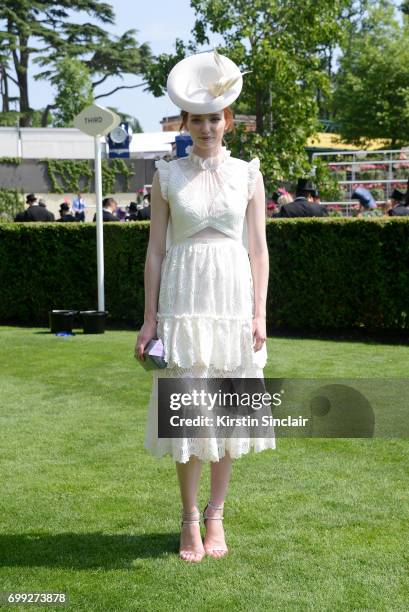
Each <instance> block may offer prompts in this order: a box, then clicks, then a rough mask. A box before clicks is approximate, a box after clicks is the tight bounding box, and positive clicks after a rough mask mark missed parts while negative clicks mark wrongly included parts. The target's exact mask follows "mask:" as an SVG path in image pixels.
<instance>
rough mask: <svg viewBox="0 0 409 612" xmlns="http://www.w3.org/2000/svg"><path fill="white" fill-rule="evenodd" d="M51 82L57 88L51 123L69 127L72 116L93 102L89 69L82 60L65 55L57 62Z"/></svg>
mask: <svg viewBox="0 0 409 612" xmlns="http://www.w3.org/2000/svg"><path fill="white" fill-rule="evenodd" d="M51 82H52V84H53V85H54V86H55V87H56V90H57V96H56V98H55V104H54V105H53V108H55V111H54V113H53V125H54V126H55V127H71V126H72V121H73V119H74V117H76V115H78V113H80V112H81V111H82V109H83V108H85V107H86V106H89V105H90V104H92V102H93V93H92V83H91V79H90V75H89V71H88V69H87V67H86V66H85V65H84V63H83V62H80V61H79V60H76V59H72V58H70V57H66V58H64V59H63V60H61V62H59V63H58V64H57V70H56V73H55V75H54V76H53V77H52V79H51ZM47 108H49V107H47Z"/></svg>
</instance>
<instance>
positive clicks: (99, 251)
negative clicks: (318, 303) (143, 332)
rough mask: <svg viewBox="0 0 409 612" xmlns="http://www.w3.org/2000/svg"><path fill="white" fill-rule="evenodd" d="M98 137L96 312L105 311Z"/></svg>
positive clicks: (97, 139) (98, 139)
mask: <svg viewBox="0 0 409 612" xmlns="http://www.w3.org/2000/svg"><path fill="white" fill-rule="evenodd" d="M100 138H101V137H100V136H94V145H95V195H96V200H97V201H96V221H97V269H98V310H100V311H102V310H105V296H104V231H103V225H102V173H101V145H100Z"/></svg>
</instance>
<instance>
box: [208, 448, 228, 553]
mask: <svg viewBox="0 0 409 612" xmlns="http://www.w3.org/2000/svg"><path fill="white" fill-rule="evenodd" d="M232 463H233V462H232V459H231V457H230V454H229V452H228V451H226V454H225V456H224V457H223V458H222V459H220V460H219V461H212V462H211V463H210V501H211V502H212V503H213V504H214V505H215V506H223V504H224V500H225V497H226V493H227V489H228V487H229V483H230V476H231V469H232ZM206 515H207V516H209V517H212V516H214V517H215V518H217V517H220V516H222V515H223V510H215V509H214V508H211V507H210V506H208V507H207V509H206ZM205 524H206V536H205V539H204V546H205V549H206V552H207V553H208V554H210V555H211V556H212V557H223V556H224V555H225V551H226V550H227V546H226V541H225V539H224V529H223V522H222V521H213V520H208V521H206V523H205ZM213 549H214V550H213Z"/></svg>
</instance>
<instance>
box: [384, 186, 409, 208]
mask: <svg viewBox="0 0 409 612" xmlns="http://www.w3.org/2000/svg"><path fill="white" fill-rule="evenodd" d="M399 193H400V192H399ZM392 195H393V194H392ZM395 195H396V194H395ZM388 214H389V215H390V216H391V217H407V216H408V215H409V179H408V185H407V190H406V194H405V195H404V198H402V200H401V202H400V204H399V206H395V207H394V208H391V210H390V211H388Z"/></svg>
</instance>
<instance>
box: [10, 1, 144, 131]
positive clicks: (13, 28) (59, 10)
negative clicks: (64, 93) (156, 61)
mask: <svg viewBox="0 0 409 612" xmlns="http://www.w3.org/2000/svg"><path fill="white" fill-rule="evenodd" d="M73 11H74V12H76V13H79V14H82V15H83V16H84V18H83V22H82V23H73V22H72V21H71V14H72V12H73ZM87 18H90V20H93V21H96V22H97V23H99V24H101V25H97V24H96V23H92V22H90V21H87ZM113 23H114V13H113V10H112V7H111V6H110V5H109V4H107V3H105V2H102V1H101V0H57V1H48V0H3V1H2V3H1V4H0V66H1V74H2V77H3V83H4V85H3V90H2V93H3V110H4V111H7V110H9V109H8V108H7V105H8V96H7V94H6V92H5V88H6V89H7V90H8V85H9V83H14V84H15V85H16V86H17V88H18V98H19V104H20V112H21V125H22V126H27V125H30V124H31V121H32V114H33V109H32V108H31V106H30V100H29V86H28V70H29V62H30V59H34V61H35V62H37V63H38V64H39V65H40V67H41V68H43V69H44V70H43V71H42V72H41V73H40V74H39V75H38V77H37V78H45V79H51V78H53V77H54V76H55V75H56V74H57V70H58V69H57V66H58V63H59V62H60V61H61V60H62V59H64V58H65V57H67V56H69V57H71V58H73V59H79V60H82V61H83V62H84V63H85V64H86V66H87V68H88V70H89V72H90V74H91V76H92V78H93V83H92V85H93V88H94V98H95V99H97V98H102V97H105V96H108V95H111V94H112V93H114V92H115V91H118V90H119V89H123V88H127V89H129V88H133V87H139V86H140V85H139V84H135V85H119V86H118V87H115V88H114V89H113V90H111V91H100V90H97V89H96V88H98V87H99V86H101V85H102V84H103V83H104V82H105V81H106V80H107V79H108V78H109V77H110V76H113V75H115V76H118V75H120V76H121V77H122V78H123V77H124V75H125V74H133V75H136V74H139V73H140V72H141V65H142V63H144V64H145V65H146V64H147V63H149V60H150V50H149V47H148V46H147V45H145V44H144V45H138V44H137V42H136V39H135V31H134V30H129V31H127V32H125V33H124V34H122V35H121V36H119V37H114V36H111V35H109V33H108V32H107V29H106V26H107V25H111V24H113ZM47 117H48V112H47V113H44V118H45V120H46V118H47Z"/></svg>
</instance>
